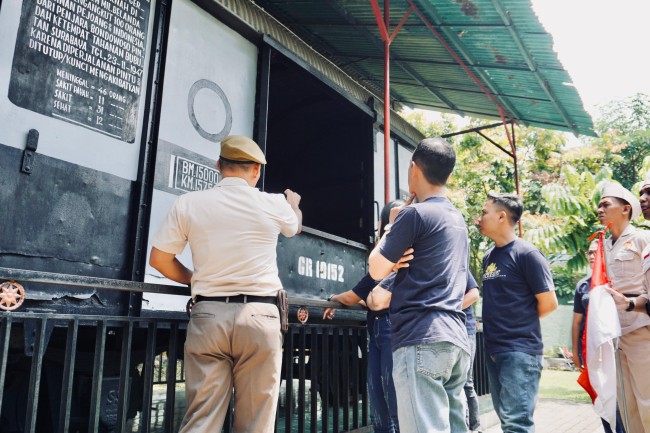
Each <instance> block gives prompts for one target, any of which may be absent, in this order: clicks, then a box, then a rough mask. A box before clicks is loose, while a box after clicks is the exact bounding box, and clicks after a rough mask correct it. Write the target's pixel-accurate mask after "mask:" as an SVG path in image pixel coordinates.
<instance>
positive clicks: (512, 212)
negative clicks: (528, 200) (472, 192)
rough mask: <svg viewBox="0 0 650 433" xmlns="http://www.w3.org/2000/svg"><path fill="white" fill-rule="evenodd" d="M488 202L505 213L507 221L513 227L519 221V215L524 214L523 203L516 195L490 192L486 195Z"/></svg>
mask: <svg viewBox="0 0 650 433" xmlns="http://www.w3.org/2000/svg"><path fill="white" fill-rule="evenodd" d="M488 200H492V202H493V203H494V204H495V205H497V206H498V207H500V208H501V209H503V210H505V211H506V214H507V215H508V219H510V222H511V223H512V224H513V225H514V224H517V223H518V222H519V220H520V219H521V214H522V213H523V212H524V203H523V202H522V201H521V198H519V196H518V195H517V194H508V193H503V194H501V193H498V192H494V191H491V192H489V193H488Z"/></svg>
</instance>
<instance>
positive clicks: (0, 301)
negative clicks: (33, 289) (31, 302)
mask: <svg viewBox="0 0 650 433" xmlns="http://www.w3.org/2000/svg"><path fill="white" fill-rule="evenodd" d="M23 302H25V289H24V288H23V286H22V285H20V284H18V283H17V282H15V281H5V282H4V283H2V284H0V310H4V311H13V310H15V309H17V308H18V307H20V306H21V305H23Z"/></svg>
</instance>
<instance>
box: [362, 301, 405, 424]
mask: <svg viewBox="0 0 650 433" xmlns="http://www.w3.org/2000/svg"><path fill="white" fill-rule="evenodd" d="M368 335H369V339H368V398H369V400H370V420H371V421H372V427H373V430H374V432H375V433H398V432H399V423H398V421H397V398H396V397H395V385H394V384H393V351H392V349H391V345H390V316H389V315H388V314H386V315H383V316H380V317H375V316H372V315H368Z"/></svg>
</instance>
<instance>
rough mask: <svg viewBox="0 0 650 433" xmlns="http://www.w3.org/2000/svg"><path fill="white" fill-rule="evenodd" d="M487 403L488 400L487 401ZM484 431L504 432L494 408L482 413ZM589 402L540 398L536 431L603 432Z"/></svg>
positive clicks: (536, 410)
mask: <svg viewBox="0 0 650 433" xmlns="http://www.w3.org/2000/svg"><path fill="white" fill-rule="evenodd" d="M486 403H487V402H486ZM481 425H482V426H483V433H502V430H501V427H500V426H499V419H498V418H497V416H496V413H495V412H494V411H493V410H489V411H488V412H486V413H484V414H482V415H481ZM603 431H604V430H603V426H602V424H601V422H600V418H599V417H598V416H597V415H596V414H595V413H594V411H593V409H592V405H591V404H589V403H575V402H572V401H567V400H548V399H540V400H539V401H538V402H537V407H536V408H535V433H603Z"/></svg>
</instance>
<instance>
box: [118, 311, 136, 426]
mask: <svg viewBox="0 0 650 433" xmlns="http://www.w3.org/2000/svg"><path fill="white" fill-rule="evenodd" d="M124 333H126V335H124ZM132 342H133V321H128V322H127V323H126V324H124V325H123V326H122V359H121V361H120V372H121V374H120V391H119V399H118V402H119V405H118V408H117V425H118V427H119V431H121V432H123V431H126V415H127V412H128V410H129V400H130V394H131V393H130V388H131V387H130V381H129V376H130V374H131V343H132Z"/></svg>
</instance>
